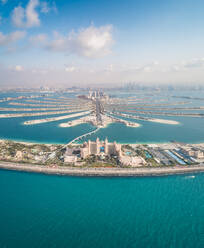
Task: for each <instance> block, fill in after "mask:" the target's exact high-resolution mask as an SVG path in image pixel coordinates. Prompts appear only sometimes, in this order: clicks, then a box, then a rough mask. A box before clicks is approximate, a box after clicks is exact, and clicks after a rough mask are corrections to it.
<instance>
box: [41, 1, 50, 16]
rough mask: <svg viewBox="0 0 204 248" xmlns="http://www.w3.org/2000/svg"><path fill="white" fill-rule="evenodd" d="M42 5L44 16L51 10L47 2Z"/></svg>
mask: <svg viewBox="0 0 204 248" xmlns="http://www.w3.org/2000/svg"><path fill="white" fill-rule="evenodd" d="M40 5H41V12H42V13H44V14H47V13H48V12H49V11H50V10H51V8H50V6H49V5H48V3H47V2H42V3H41V4H40Z"/></svg>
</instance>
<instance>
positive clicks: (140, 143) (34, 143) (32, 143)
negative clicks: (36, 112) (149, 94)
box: [0, 123, 204, 146]
mask: <svg viewBox="0 0 204 248" xmlns="http://www.w3.org/2000/svg"><path fill="white" fill-rule="evenodd" d="M87 124H88V123H87ZM111 124H112V123H110V124H109V125H111ZM102 128H103V127H102ZM102 128H101V129H102ZM0 141H11V142H14V143H21V144H25V145H26V144H27V145H62V146H63V145H66V144H68V143H69V142H66V143H61V142H60V143H59V142H58V143H57V142H48V143H46V142H40V141H32V140H31V141H24V140H19V139H9V138H0ZM176 142H177V143H184V144H190V145H199V144H204V140H203V141H198V142H183V141H176ZM117 143H118V144H121V145H159V144H170V143H172V141H161V142H159V141H158V142H157V141H156V142H148V141H146V142H136V143H129V142H118V141H117Z"/></svg>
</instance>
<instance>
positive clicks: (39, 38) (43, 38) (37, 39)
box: [30, 34, 47, 46]
mask: <svg viewBox="0 0 204 248" xmlns="http://www.w3.org/2000/svg"><path fill="white" fill-rule="evenodd" d="M30 42H31V43H32V44H33V45H36V46H41V45H46V43H47V35H46V34H38V35H36V36H31V37H30Z"/></svg>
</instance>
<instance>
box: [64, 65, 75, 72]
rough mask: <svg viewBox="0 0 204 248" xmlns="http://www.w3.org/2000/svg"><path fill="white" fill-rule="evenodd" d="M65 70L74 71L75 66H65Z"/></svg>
mask: <svg viewBox="0 0 204 248" xmlns="http://www.w3.org/2000/svg"><path fill="white" fill-rule="evenodd" d="M65 71H67V72H74V71H76V67H74V66H67V67H66V68H65Z"/></svg>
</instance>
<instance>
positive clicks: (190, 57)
mask: <svg viewBox="0 0 204 248" xmlns="http://www.w3.org/2000/svg"><path fill="white" fill-rule="evenodd" d="M203 13H204V1H203V0H179V1H178V0H165V1H164V0H154V1H150V0H149V1H148V0H117V1H116V0H111V1H110V0H72V1H71V0H55V1H53V0H22V1H17V0H0V87H39V86H48V87H49V86H50V87H70V86H77V85H80V86H87V85H93V84H95V85H99V86H102V85H105V86H108V85H117V84H121V83H126V82H136V83H140V84H141V83H142V84H157V83H158V84H190V85H191V84H204V16H203Z"/></svg>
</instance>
